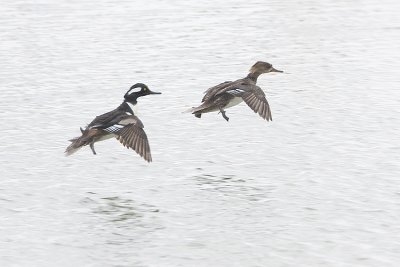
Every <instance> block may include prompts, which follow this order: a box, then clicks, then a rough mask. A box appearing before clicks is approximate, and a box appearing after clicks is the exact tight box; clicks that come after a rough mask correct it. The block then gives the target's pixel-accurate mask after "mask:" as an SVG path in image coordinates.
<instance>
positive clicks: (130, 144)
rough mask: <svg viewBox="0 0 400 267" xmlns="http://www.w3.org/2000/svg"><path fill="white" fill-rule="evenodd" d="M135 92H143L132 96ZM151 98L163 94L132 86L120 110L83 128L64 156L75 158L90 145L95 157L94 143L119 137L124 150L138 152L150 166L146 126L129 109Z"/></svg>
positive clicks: (145, 86) (100, 117)
mask: <svg viewBox="0 0 400 267" xmlns="http://www.w3.org/2000/svg"><path fill="white" fill-rule="evenodd" d="M135 88H140V91H137V92H132V93H130V91H132V90H133V89H135ZM150 94H161V93H157V92H153V91H151V90H150V89H149V88H148V87H147V85H145V84H143V83H137V84H135V85H133V86H132V87H131V88H130V89H129V90H128V91H127V92H126V94H125V95H124V101H123V102H122V104H121V105H120V106H119V107H117V108H116V109H114V110H112V111H110V112H107V113H104V114H102V115H100V116H97V117H96V118H95V119H94V120H93V121H92V122H91V123H89V125H88V126H87V127H86V128H85V129H82V128H81V132H82V135H81V136H79V137H75V138H73V139H71V140H70V141H71V142H72V144H70V145H69V146H68V147H67V149H66V150H65V155H66V156H69V155H72V154H73V153H75V152H76V151H78V150H79V149H80V148H81V147H83V146H86V145H89V146H90V148H91V149H92V152H93V154H94V155H96V151H95V150H94V143H96V142H99V141H103V140H106V139H109V138H112V137H116V138H117V139H118V140H119V141H120V142H121V143H122V144H123V145H124V146H126V147H127V148H131V149H133V150H135V151H136V153H138V154H139V155H140V156H141V157H143V158H144V159H145V160H147V161H148V162H151V153H150V146H149V141H148V140H147V136H146V133H145V132H144V130H143V127H144V126H143V123H142V122H141V121H140V120H139V118H138V117H136V116H135V115H134V113H133V111H132V108H131V107H130V105H129V104H131V105H136V104H137V98H138V97H141V96H146V95H150Z"/></svg>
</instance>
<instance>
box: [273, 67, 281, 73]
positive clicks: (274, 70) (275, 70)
mask: <svg viewBox="0 0 400 267" xmlns="http://www.w3.org/2000/svg"><path fill="white" fill-rule="evenodd" d="M270 72H281V73H282V72H283V70H277V69H275V68H271V70H270Z"/></svg>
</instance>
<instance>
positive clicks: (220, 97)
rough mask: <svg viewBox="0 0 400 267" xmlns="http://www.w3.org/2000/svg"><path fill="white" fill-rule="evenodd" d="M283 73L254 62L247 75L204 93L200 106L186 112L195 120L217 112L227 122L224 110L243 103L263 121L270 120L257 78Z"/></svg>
mask: <svg viewBox="0 0 400 267" xmlns="http://www.w3.org/2000/svg"><path fill="white" fill-rule="evenodd" d="M268 72H283V71H281V70H277V69H275V68H274V67H272V65H271V64H269V63H267V62H263V61H258V62H256V63H255V64H254V65H253V66H252V67H251V69H250V72H249V74H248V75H247V76H246V77H245V78H243V79H239V80H236V81H233V82H232V81H227V82H223V83H220V84H218V85H216V86H214V87H211V88H209V89H208V90H207V91H205V95H204V97H203V99H202V101H201V102H202V104H201V105H200V106H198V107H194V108H191V109H189V110H188V112H191V113H192V114H194V115H195V116H196V117H197V118H201V115H202V114H203V113H208V112H214V111H219V112H220V113H221V114H222V117H223V118H224V119H225V120H226V121H229V118H228V116H226V111H225V109H227V108H230V107H233V106H235V105H237V104H239V103H241V102H242V101H244V102H245V103H246V104H247V105H248V106H249V107H250V108H251V109H252V110H253V111H254V112H255V113H258V114H259V115H260V116H261V117H262V118H263V119H265V120H267V121H269V120H272V115H271V109H270V107H269V104H268V101H267V99H266V98H265V93H264V92H263V90H262V89H261V88H260V87H258V86H257V85H256V83H257V78H258V76H260V75H261V74H263V73H268Z"/></svg>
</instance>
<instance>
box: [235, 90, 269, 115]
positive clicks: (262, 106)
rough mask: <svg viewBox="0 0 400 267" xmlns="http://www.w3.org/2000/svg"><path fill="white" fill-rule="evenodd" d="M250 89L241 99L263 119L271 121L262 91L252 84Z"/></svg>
mask: <svg viewBox="0 0 400 267" xmlns="http://www.w3.org/2000/svg"><path fill="white" fill-rule="evenodd" d="M251 89H252V90H247V91H246V92H245V93H244V94H243V96H242V98H243V101H244V102H245V103H246V104H247V105H248V106H249V107H250V108H251V109H252V110H253V111H254V112H255V113H258V115H260V116H261V117H262V118H263V119H265V120H267V121H270V120H271V121H272V115H271V109H270V107H269V104H268V101H267V99H266V98H265V94H264V92H263V91H262V90H261V88H260V87H258V86H256V85H253V86H252V88H251Z"/></svg>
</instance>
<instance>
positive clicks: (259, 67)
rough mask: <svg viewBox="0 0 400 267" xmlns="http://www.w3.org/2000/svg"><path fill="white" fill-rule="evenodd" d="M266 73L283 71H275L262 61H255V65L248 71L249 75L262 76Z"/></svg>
mask: <svg viewBox="0 0 400 267" xmlns="http://www.w3.org/2000/svg"><path fill="white" fill-rule="evenodd" d="M268 72H283V71H281V70H277V69H275V68H274V67H272V65H271V64H269V63H268V62H264V61H257V62H256V64H254V65H253V66H252V67H251V69H250V73H258V74H262V73H268Z"/></svg>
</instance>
